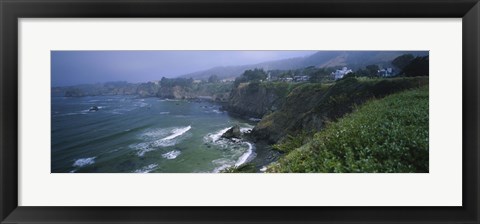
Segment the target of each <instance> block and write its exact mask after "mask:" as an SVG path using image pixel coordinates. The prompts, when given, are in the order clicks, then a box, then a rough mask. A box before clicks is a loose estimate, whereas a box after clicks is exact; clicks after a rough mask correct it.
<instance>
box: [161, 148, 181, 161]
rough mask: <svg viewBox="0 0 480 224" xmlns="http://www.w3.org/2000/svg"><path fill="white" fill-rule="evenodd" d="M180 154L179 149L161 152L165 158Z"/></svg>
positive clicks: (173, 157)
mask: <svg viewBox="0 0 480 224" xmlns="http://www.w3.org/2000/svg"><path fill="white" fill-rule="evenodd" d="M180 154H181V152H180V151H177V150H173V151H170V152H167V153H165V154H162V157H163V158H165V159H175V158H177V156H179V155H180Z"/></svg>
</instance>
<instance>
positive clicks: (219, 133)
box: [204, 127, 232, 142]
mask: <svg viewBox="0 0 480 224" xmlns="http://www.w3.org/2000/svg"><path fill="white" fill-rule="evenodd" d="M230 128H232V127H228V128H224V129H222V130H220V131H217V132H215V133H210V134H208V135H207V136H205V138H204V139H205V140H206V141H207V142H216V141H218V139H220V138H221V137H222V135H223V134H225V132H227V131H228V129H230Z"/></svg>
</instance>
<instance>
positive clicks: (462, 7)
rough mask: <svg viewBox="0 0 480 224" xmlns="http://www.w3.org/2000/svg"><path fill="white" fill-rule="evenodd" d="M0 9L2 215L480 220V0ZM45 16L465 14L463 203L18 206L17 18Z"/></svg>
mask: <svg viewBox="0 0 480 224" xmlns="http://www.w3.org/2000/svg"><path fill="white" fill-rule="evenodd" d="M0 15H1V25H0V32H1V35H0V36H1V54H0V67H1V75H0V83H1V87H0V88H1V91H0V98H1V103H0V106H1V113H0V133H1V135H0V153H1V154H0V155H1V158H0V159H1V162H0V192H1V193H0V219H1V223H479V221H480V218H479V216H480V213H479V211H480V210H479V209H480V206H479V201H480V198H479V195H480V194H479V164H480V157H479V153H478V146H479V144H478V141H479V140H478V137H479V135H478V134H479V132H478V128H479V120H478V112H479V109H478V108H479V101H478V100H479V95H480V93H479V88H478V87H479V75H480V73H479V62H480V60H479V59H480V58H479V52H480V48H479V47H480V45H479V40H480V38H479V34H480V33H479V31H480V29H479V28H480V26H479V25H480V24H479V22H480V17H479V16H480V4H479V3H478V0H297V1H295V0H258V1H252V0H222V1H219V0H142V1H136V0H118V1H108V0H100V1H95V0H62V1H58V0H36V1H35V0H0ZM47 17H48V18H73V17H88V18H121V17H213V18H227V17H250V18H252V17H258V18H266V17H273V18H293V17H304V18H313V17H335V18H336V17H348V18H356V17H361V18H365V17H369V18H397V17H401V18H462V21H463V22H462V28H463V30H462V32H463V40H462V41H463V43H462V44H463V64H462V66H463V67H462V69H463V80H462V85H463V87H462V88H463V102H462V103H463V106H462V110H463V112H462V113H463V149H462V150H463V177H462V179H463V183H462V184H463V189H462V190H463V196H462V199H463V206H461V207H24V206H18V203H17V202H18V198H17V196H18V155H17V149H18V142H17V141H18V124H17V122H18V76H17V72H18V68H17V64H18V39H17V38H18V23H17V20H18V19H19V18H47ZM447 44H448V43H447ZM439 197H442V195H439Z"/></svg>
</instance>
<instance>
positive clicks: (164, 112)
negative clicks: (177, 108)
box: [160, 111, 170, 115]
mask: <svg viewBox="0 0 480 224" xmlns="http://www.w3.org/2000/svg"><path fill="white" fill-rule="evenodd" d="M160 114H162V115H164V114H170V112H168V111H162V112H160Z"/></svg>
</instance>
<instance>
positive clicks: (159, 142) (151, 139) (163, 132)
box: [131, 125, 192, 157]
mask: <svg viewBox="0 0 480 224" xmlns="http://www.w3.org/2000/svg"><path fill="white" fill-rule="evenodd" d="M191 128H192V126H190V125H189V126H187V127H177V128H173V129H172V128H169V129H158V130H153V131H149V132H145V133H143V135H142V138H143V139H144V141H145V142H142V143H138V144H135V145H133V146H131V147H132V148H134V149H136V150H137V155H138V156H144V155H145V153H147V152H150V151H153V150H156V149H158V148H160V147H169V146H174V145H175V144H177V143H178V141H179V140H180V137H181V136H183V135H184V134H185V133H187V132H188V131H189V130H190V129H191ZM158 138H160V139H158ZM177 156H178V155H177ZM175 157H176V156H175Z"/></svg>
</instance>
